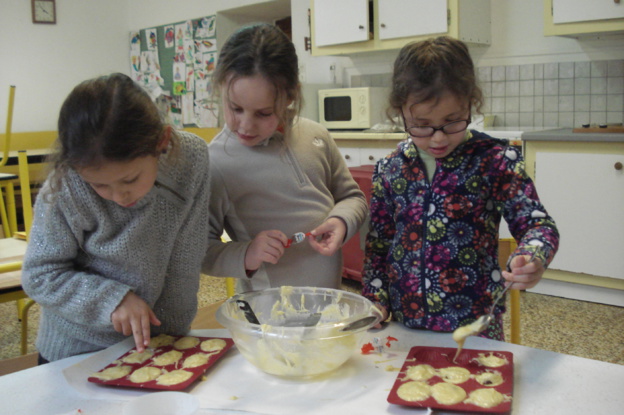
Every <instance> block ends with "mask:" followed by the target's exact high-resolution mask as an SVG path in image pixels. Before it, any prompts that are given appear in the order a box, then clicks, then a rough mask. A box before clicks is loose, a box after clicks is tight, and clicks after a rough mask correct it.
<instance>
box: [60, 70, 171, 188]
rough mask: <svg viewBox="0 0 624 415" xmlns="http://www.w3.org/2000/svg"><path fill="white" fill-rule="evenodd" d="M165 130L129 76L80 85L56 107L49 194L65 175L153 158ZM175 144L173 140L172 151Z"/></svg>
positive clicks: (149, 100) (99, 79)
mask: <svg viewBox="0 0 624 415" xmlns="http://www.w3.org/2000/svg"><path fill="white" fill-rule="evenodd" d="M164 130H165V124H164V122H163V119H162V117H161V114H160V112H159V110H158V108H157V106H156V105H155V104H154V103H153V102H152V100H151V98H150V97H149V95H148V94H147V92H145V91H144V90H143V88H141V87H140V86H139V85H138V84H136V83H135V82H134V81H132V79H131V78H129V77H128V76H126V75H124V74H121V73H113V74H110V75H107V76H102V77H99V78H95V79H90V80H87V81H84V82H82V83H80V84H79V85H77V86H76V87H75V88H74V89H73V90H72V92H71V93H70V94H69V95H68V96H67V98H66V99H65V101H64V102H63V105H62V107H61V111H60V115H59V120H58V138H57V140H56V142H55V147H56V151H55V152H54V153H53V155H52V156H51V158H50V162H51V167H52V171H51V179H50V186H51V189H52V190H53V191H54V190H57V189H58V186H59V183H60V180H61V179H62V177H63V176H64V175H65V174H66V173H67V171H68V170H69V169H74V170H77V169H78V170H79V169H81V168H84V167H97V166H100V165H102V164H103V163H105V162H111V161H112V162H124V161H130V160H134V159H136V158H138V157H143V156H149V155H154V156H155V155H157V154H158V149H157V148H158V144H159V143H160V141H161V139H162V137H163V132H164ZM175 139H176V137H175V134H172V140H171V143H172V145H175V144H174V143H175Z"/></svg>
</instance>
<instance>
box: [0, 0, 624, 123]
mask: <svg viewBox="0 0 624 415" xmlns="http://www.w3.org/2000/svg"><path fill="white" fill-rule="evenodd" d="M290 1H291V9H292V19H293V42H294V43H295V46H296V47H297V53H298V55H299V59H300V67H301V69H302V73H303V77H304V81H305V82H310V83H329V82H332V81H333V80H334V74H333V73H332V72H331V71H330V69H329V67H330V66H331V65H336V67H337V68H336V71H335V74H336V81H337V83H338V84H345V83H346V82H347V75H351V74H353V73H365V74H366V73H383V72H389V71H390V70H391V69H390V68H391V65H392V61H393V60H394V57H395V56H396V52H385V53H377V54H363V55H353V56H351V57H311V56H310V53H309V52H306V51H304V43H303V42H304V37H305V36H309V29H308V17H307V10H308V8H309V0H290ZM337 1H339V0H337ZM264 2H266V3H267V8H271V7H272V6H271V4H270V3H271V2H270V1H269V2H267V1H266V0H178V1H172V0H106V1H103V0H57V1H56V4H57V8H58V21H57V24H56V25H34V24H32V21H31V12H30V2H29V1H26V0H0V36H1V38H2V40H3V43H2V45H1V46H0V62H1V63H2V65H0V82H1V83H0V132H4V130H5V128H6V125H5V124H6V113H7V101H8V89H9V85H16V86H17V92H16V99H15V110H14V117H13V131H15V132H18V131H42V130H54V129H56V118H57V115H58V111H59V108H60V105H61V103H62V101H63V99H64V98H65V96H67V94H68V93H69V92H70V91H71V89H72V88H73V86H75V85H76V84H77V83H78V82H80V81H82V80H84V79H88V78H91V77H94V76H97V75H101V74H105V73H109V72H112V71H120V72H124V73H128V68H129V57H128V56H129V52H128V33H129V31H130V30H136V29H144V28H148V27H152V26H159V25H163V24H166V23H171V22H177V21H181V20H186V19H193V18H197V17H200V16H204V15H209V14H214V13H216V12H217V11H221V10H226V9H231V8H236V7H241V6H247V5H254V4H258V3H264ZM542 2H543V0H492V45H491V46H489V47H476V48H474V47H473V48H471V52H472V54H473V57H474V59H475V62H476V63H477V65H478V66H494V65H510V64H523V63H547V62H558V61H581V60H601V59H622V58H624V48H622V46H621V45H622V37H619V38H606V39H599V40H580V41H579V40H576V39H570V38H564V37H544V36H543V35H542V33H543V15H542V14H543V7H542V4H543V3H542ZM252 18H253V17H250V19H252Z"/></svg>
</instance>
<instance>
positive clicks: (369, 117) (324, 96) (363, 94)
mask: <svg viewBox="0 0 624 415" xmlns="http://www.w3.org/2000/svg"><path fill="white" fill-rule="evenodd" d="M388 93H389V89H388V88H381V87H363V88H336V89H321V90H319V91H318V105H319V122H320V123H321V124H322V125H323V126H325V127H326V128H327V129H328V130H364V129H367V128H371V127H372V126H374V125H375V124H378V123H380V122H382V121H384V120H385V119H386V115H385V110H386V106H387V102H388Z"/></svg>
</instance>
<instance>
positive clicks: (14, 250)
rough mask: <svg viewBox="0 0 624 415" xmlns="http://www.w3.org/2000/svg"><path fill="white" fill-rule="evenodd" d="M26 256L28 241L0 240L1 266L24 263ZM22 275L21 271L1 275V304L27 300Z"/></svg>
mask: <svg viewBox="0 0 624 415" xmlns="http://www.w3.org/2000/svg"><path fill="white" fill-rule="evenodd" d="M25 254H26V241H23V240H20V239H15V238H2V239H0V264H4V263H9V262H18V261H22V260H23V259H24V255H25ZM20 275H21V271H14V272H4V273H0V302H3V303H4V302H7V301H15V300H18V299H20V298H25V296H26V295H25V294H23V291H22V283H21V281H20ZM20 293H21V294H20ZM15 296H17V297H15Z"/></svg>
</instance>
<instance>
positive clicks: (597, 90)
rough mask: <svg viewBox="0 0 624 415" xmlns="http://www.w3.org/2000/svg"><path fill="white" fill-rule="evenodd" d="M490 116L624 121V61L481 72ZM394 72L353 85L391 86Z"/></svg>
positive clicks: (516, 122) (506, 120)
mask: <svg viewBox="0 0 624 415" xmlns="http://www.w3.org/2000/svg"><path fill="white" fill-rule="evenodd" d="M477 76H478V78H479V82H480V85H481V88H482V89H483V94H484V97H485V107H484V108H483V112H484V113H489V114H494V115H496V123H495V126H501V127H505V126H506V127H548V128H550V127H580V126H581V125H582V124H588V123H589V124H611V123H622V122H623V121H624V60H609V61H591V62H590V61H584V62H562V63H541V64H527V65H510V66H485V67H479V68H477ZM390 79H391V74H375V75H357V76H352V77H351V86H354V87H356V86H390V83H391V81H390Z"/></svg>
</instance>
